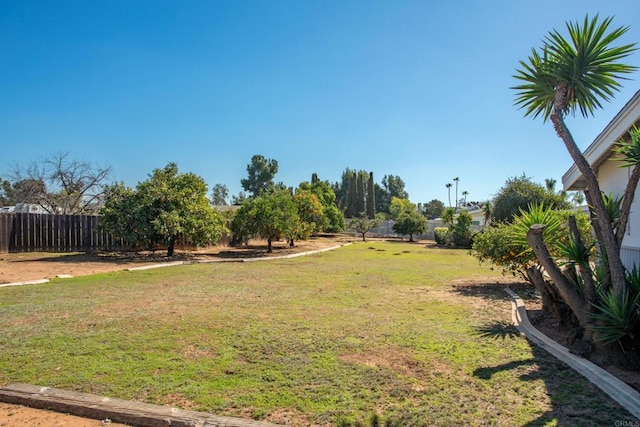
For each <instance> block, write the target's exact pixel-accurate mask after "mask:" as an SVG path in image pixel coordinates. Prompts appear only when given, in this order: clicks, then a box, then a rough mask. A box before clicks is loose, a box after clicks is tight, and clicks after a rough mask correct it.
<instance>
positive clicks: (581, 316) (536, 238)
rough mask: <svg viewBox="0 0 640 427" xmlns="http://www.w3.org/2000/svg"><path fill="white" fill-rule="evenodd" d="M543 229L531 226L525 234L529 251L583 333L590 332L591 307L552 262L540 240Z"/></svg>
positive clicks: (542, 226)
mask: <svg viewBox="0 0 640 427" xmlns="http://www.w3.org/2000/svg"><path fill="white" fill-rule="evenodd" d="M544 228H545V226H544V225H541V224H536V225H533V226H532V227H531V228H530V229H529V231H528V232H527V242H529V245H531V249H533V253H534V254H535V256H536V258H537V259H538V262H539V263H540V265H541V266H542V267H543V268H544V269H545V271H546V272H547V274H549V277H551V280H553V283H554V285H555V287H556V289H557V290H558V293H559V294H560V296H561V297H562V299H563V300H564V302H565V303H566V304H567V305H568V306H569V308H570V309H571V311H572V312H573V314H575V316H576V318H577V319H578V323H580V326H581V327H582V328H583V329H585V331H591V330H592V328H591V327H590V325H591V316H590V313H591V310H592V307H591V305H590V304H589V303H588V302H587V301H585V299H584V298H583V296H582V294H580V292H579V290H578V287H577V286H576V284H575V283H573V282H572V281H571V280H569V279H568V278H567V277H566V276H565V275H564V274H563V273H562V270H560V268H559V267H558V266H557V265H556V263H555V262H554V260H553V258H552V257H551V254H550V253H549V250H548V249H547V246H546V245H545V244H544V241H543V240H542V232H543V231H544Z"/></svg>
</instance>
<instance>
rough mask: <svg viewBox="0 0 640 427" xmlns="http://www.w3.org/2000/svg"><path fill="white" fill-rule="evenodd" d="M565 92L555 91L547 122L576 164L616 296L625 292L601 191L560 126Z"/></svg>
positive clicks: (567, 133)
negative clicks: (593, 213) (551, 109)
mask: <svg viewBox="0 0 640 427" xmlns="http://www.w3.org/2000/svg"><path fill="white" fill-rule="evenodd" d="M566 92H567V91H566V90H562V89H558V91H557V94H556V101H555V104H554V109H553V112H552V113H551V122H552V123H553V127H554V129H555V131H556V133H557V134H558V136H559V137H560V138H561V139H562V141H563V142H564V145H565V147H566V148H567V151H568V152H569V154H570V155H571V158H572V159H573V161H574V163H575V164H576V167H577V168H578V169H579V170H580V172H581V173H582V176H583V177H584V179H585V181H586V183H587V189H588V190H589V191H588V192H585V196H586V197H587V201H588V203H589V205H590V206H591V207H592V209H593V210H594V212H595V215H596V217H595V218H594V217H593V215H592V216H591V222H592V223H593V222H597V223H598V225H599V227H595V226H594V230H595V232H596V236H597V237H598V240H599V241H600V244H601V245H602V249H603V250H604V251H605V257H606V260H607V265H608V267H609V272H610V274H611V285H612V286H613V289H614V292H615V293H616V295H618V296H620V295H621V294H622V292H623V291H624V290H625V289H626V279H625V274H624V266H623V265H622V260H621V259H620V245H619V244H618V241H617V239H616V236H615V234H614V231H613V227H612V226H611V217H610V216H609V214H608V212H607V210H606V209H605V207H604V201H603V200H602V195H601V194H602V191H601V190H600V184H599V183H598V178H597V177H596V174H595V172H594V171H593V169H591V166H590V165H589V162H587V159H586V158H585V157H584V156H583V155H582V152H581V151H580V149H579V148H578V146H577V145H576V143H575V140H574V139H573V136H572V135H571V132H569V129H568V128H567V126H566V124H565V123H564V118H563V106H564V105H566ZM589 199H590V200H589ZM598 234H599V235H598ZM545 268H546V267H545Z"/></svg>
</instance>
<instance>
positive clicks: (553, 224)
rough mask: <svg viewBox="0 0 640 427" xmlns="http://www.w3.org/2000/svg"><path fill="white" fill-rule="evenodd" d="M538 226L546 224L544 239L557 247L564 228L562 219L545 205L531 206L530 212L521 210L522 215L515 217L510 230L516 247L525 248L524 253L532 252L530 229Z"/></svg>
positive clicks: (556, 212)
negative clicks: (529, 237) (562, 227)
mask: <svg viewBox="0 0 640 427" xmlns="http://www.w3.org/2000/svg"><path fill="white" fill-rule="evenodd" d="M536 224H544V225H545V228H544V232H543V233H542V238H543V239H544V241H545V242H546V243H547V244H548V245H550V246H553V245H555V243H556V242H558V241H559V239H558V237H559V232H560V229H561V226H562V218H561V216H560V215H559V214H558V211H556V210H554V209H553V208H551V207H550V206H545V205H544V204H533V205H529V209H528V210H526V211H525V210H522V209H520V215H518V216H516V217H514V219H513V223H512V227H511V229H510V238H511V239H512V240H511V241H512V243H513V244H514V245H518V246H523V247H525V248H526V249H524V251H523V253H528V252H531V247H530V246H529V243H528V242H527V233H528V232H529V229H530V228H531V227H532V226H533V225H536Z"/></svg>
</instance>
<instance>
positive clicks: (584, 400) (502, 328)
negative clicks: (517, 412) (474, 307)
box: [473, 322, 636, 427]
mask: <svg viewBox="0 0 640 427" xmlns="http://www.w3.org/2000/svg"><path fill="white" fill-rule="evenodd" d="M477 332H478V335H480V336H482V337H488V338H496V339H508V338H516V337H517V336H519V335H520V334H519V332H518V330H517V328H516V327H515V326H513V325H511V324H510V323H508V322H494V323H490V324H487V325H486V326H482V327H480V328H478V329H477ZM527 343H529V345H530V346H531V353H532V356H533V357H530V358H525V359H521V360H514V361H510V362H507V363H502V364H499V365H494V366H483V367H480V368H477V369H476V370H474V372H473V375H474V376H475V377H476V378H479V379H481V380H485V381H490V380H491V379H492V378H494V376H496V375H499V374H500V373H501V372H506V371H514V370H515V371H517V372H518V373H520V375H519V377H518V378H519V379H520V381H523V382H524V383H525V385H524V387H528V386H529V385H526V384H531V385H530V387H539V384H540V382H542V383H543V384H544V387H545V389H546V394H547V396H548V398H549V400H550V404H551V407H552V409H551V410H549V411H546V412H544V413H542V414H541V415H539V416H538V417H537V418H535V419H533V420H531V421H529V422H528V423H526V424H524V426H527V427H538V426H547V425H557V426H566V427H569V426H582V425H584V426H600V425H614V423H616V425H636V424H635V423H636V420H635V418H634V417H633V416H631V415H630V414H629V413H628V412H627V411H626V410H625V409H623V408H622V407H620V406H619V405H618V404H617V403H615V402H614V401H612V400H609V398H608V397H607V396H605V395H604V394H603V393H602V392H601V391H600V390H599V389H598V388H597V387H595V386H594V385H593V384H591V383H590V382H589V381H588V380H587V379H585V378H584V377H582V376H581V375H580V374H578V373H577V372H575V371H574V370H572V369H571V368H570V367H569V366H567V365H565V364H564V363H563V362H561V361H560V360H558V359H556V358H555V357H554V356H552V355H550V354H549V353H547V352H546V351H545V350H544V349H542V348H540V347H538V346H537V345H535V344H533V343H531V342H530V341H528V340H527ZM534 383H536V384H534ZM519 387H522V386H520V385H518V384H514V385H513V389H514V390H516V391H517V390H518V388H519ZM607 400H609V402H607ZM632 420H633V421H632ZM621 423H625V424H621ZM627 423H631V424H627Z"/></svg>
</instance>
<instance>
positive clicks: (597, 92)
mask: <svg viewBox="0 0 640 427" xmlns="http://www.w3.org/2000/svg"><path fill="white" fill-rule="evenodd" d="M611 22H612V18H606V19H604V20H602V21H599V19H598V16H596V17H595V18H593V19H589V17H588V16H586V17H585V19H584V21H583V23H582V25H581V24H580V23H567V30H568V33H569V37H568V38H565V37H564V36H563V35H562V34H561V33H560V32H558V31H556V30H554V31H551V32H550V33H549V34H548V35H547V37H546V38H545V39H544V41H543V46H542V48H541V49H540V50H536V49H533V50H532V53H531V55H530V56H529V58H528V60H527V61H520V65H521V68H520V69H519V70H517V71H516V75H515V77H516V78H517V79H519V80H520V81H521V82H522V84H520V85H518V86H516V87H514V89H515V90H516V91H517V97H516V103H517V104H518V105H520V107H521V108H523V109H524V110H525V115H526V116H532V117H533V118H536V117H538V116H542V118H543V120H544V121H547V120H550V121H551V123H552V124H553V127H554V129H555V131H556V133H557V134H558V136H559V137H560V139H561V140H562V142H563V143H564V145H565V147H566V149H567V151H568V152H569V154H570V155H571V158H572V159H573V161H574V163H575V165H576V166H577V168H578V169H579V170H580V173H581V174H582V176H583V177H584V180H585V183H586V190H585V197H586V200H587V204H588V205H589V206H590V210H591V223H592V226H593V230H594V232H595V235H596V237H597V241H598V244H599V248H600V251H601V254H602V260H603V261H604V262H602V263H601V264H602V265H601V268H603V269H604V271H605V273H604V274H603V275H601V277H603V278H604V279H603V283H602V285H601V286H600V289H609V286H610V287H611V289H612V293H613V295H614V300H615V299H617V300H618V301H621V299H622V298H623V296H624V295H625V294H626V293H627V292H628V291H629V285H628V283H627V277H626V274H625V269H624V266H623V264H622V260H621V257H620V247H621V243H622V239H623V237H624V230H625V229H626V226H627V221H628V217H629V210H630V207H631V204H632V202H633V198H634V194H635V190H636V187H637V184H638V180H639V179H640V168H638V163H639V162H638V158H637V157H636V156H634V155H633V153H635V152H638V151H637V148H638V147H640V135H638V138H634V137H633V135H632V138H631V139H632V141H631V142H630V143H624V142H623V143H621V144H620V146H621V154H622V155H624V156H625V158H626V160H627V161H628V163H627V164H628V166H629V167H631V168H632V171H631V174H630V178H629V181H628V184H627V187H626V189H625V192H624V197H623V200H624V202H623V204H622V206H621V209H620V216H619V220H618V221H616V223H615V224H614V223H613V221H612V218H611V215H610V213H609V211H608V210H607V207H606V201H605V199H604V198H603V197H601V194H602V191H601V189H600V185H599V182H598V177H597V175H596V173H595V171H594V170H593V169H592V168H591V165H589V162H588V161H587V159H586V158H585V157H584V155H583V154H582V152H581V150H580V148H579V147H578V145H577V144H576V142H575V140H574V139H573V136H572V135H571V133H570V131H569V129H568V127H567V125H566V123H565V117H566V116H567V115H568V114H572V115H573V114H575V113H576V112H579V113H580V114H581V115H582V116H584V117H588V116H590V115H593V113H594V111H595V110H596V109H598V108H600V107H601V101H603V100H604V101H608V100H609V99H611V97H612V96H613V94H614V92H615V91H617V90H619V88H620V82H619V80H620V79H622V78H623V76H624V75H625V74H628V73H631V72H633V71H635V70H636V67H633V66H630V65H627V64H624V63H622V62H621V61H622V60H623V59H624V58H625V57H627V56H628V55H629V54H630V53H631V52H633V51H634V50H635V49H636V48H635V45H634V44H626V45H619V46H615V45H614V43H615V42H617V41H618V39H619V38H620V37H621V36H622V35H624V34H625V33H626V32H627V30H628V27H619V28H616V29H613V30H611V31H609V26H610V24H611ZM624 147H626V148H628V149H629V150H628V151H626V149H625V148H624ZM542 232H543V229H542V228H541V227H532V228H531V230H530V231H529V234H528V242H529V244H530V245H531V246H532V247H533V248H534V252H535V254H536V257H537V259H538V260H539V262H540V263H541V264H542V265H543V266H544V269H545V271H546V272H547V273H548V274H549V275H550V276H551V278H552V279H553V281H554V285H555V287H556V289H557V290H558V292H559V294H560V296H561V297H562V299H563V300H564V301H565V302H566V303H567V304H568V305H569V306H570V307H571V310H572V312H573V313H574V314H575V316H576V317H577V318H578V319H579V322H580V326H581V327H582V328H583V329H585V330H586V331H587V333H592V332H596V330H594V328H592V327H591V325H590V320H592V319H593V316H589V315H588V314H590V313H593V311H594V306H595V305H596V304H597V301H596V293H595V291H594V290H593V289H592V288H591V285H592V280H591V279H590V278H589V277H588V276H590V275H592V274H593V272H592V271H590V270H589V268H586V267H588V265H583V266H581V268H580V276H581V280H582V281H583V286H582V292H578V291H577V290H576V289H575V284H574V283H575V282H573V281H572V280H570V279H567V277H566V276H564V275H563V274H562V270H561V269H560V268H558V265H557V263H556V262H554V261H553V259H551V257H550V256H549V250H548V248H547V247H546V245H545V243H544V241H543V239H542ZM576 238H577V237H576ZM600 307H602V306H600ZM600 320H602V319H600Z"/></svg>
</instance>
